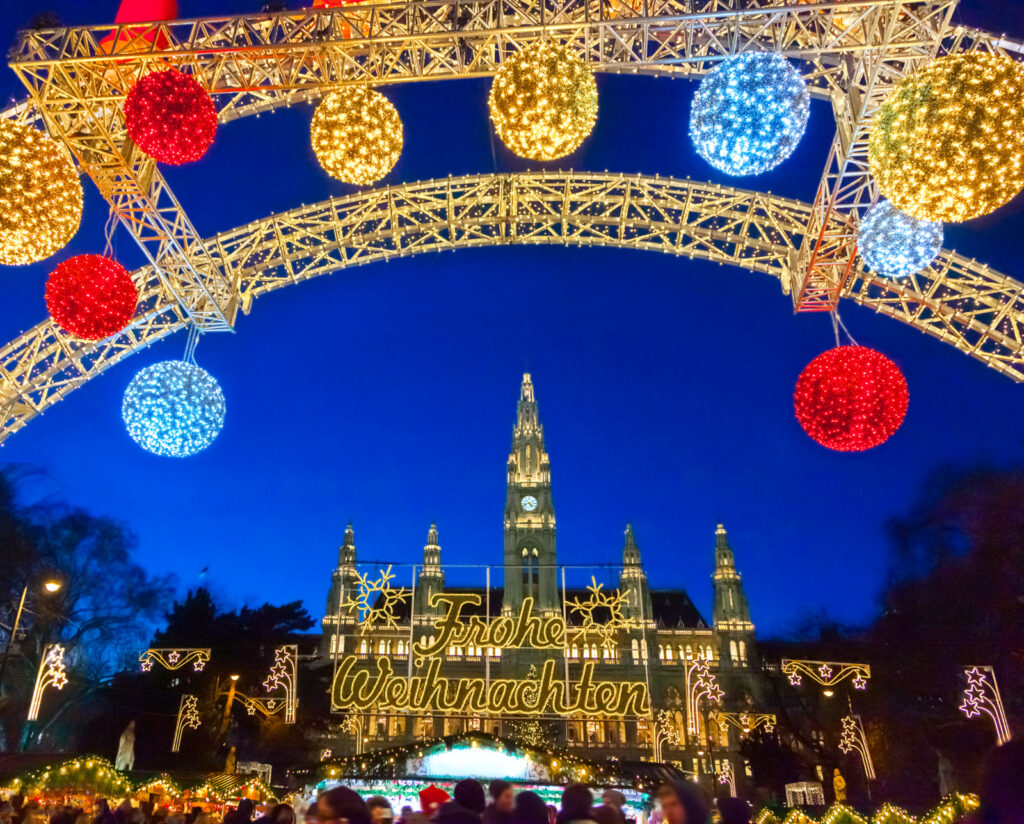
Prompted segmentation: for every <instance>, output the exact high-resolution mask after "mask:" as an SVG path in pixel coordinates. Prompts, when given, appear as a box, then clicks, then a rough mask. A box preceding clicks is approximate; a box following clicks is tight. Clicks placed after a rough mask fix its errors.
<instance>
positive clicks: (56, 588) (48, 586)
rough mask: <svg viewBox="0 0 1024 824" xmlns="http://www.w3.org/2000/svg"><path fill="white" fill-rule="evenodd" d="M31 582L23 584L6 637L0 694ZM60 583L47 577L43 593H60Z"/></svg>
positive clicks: (1, 665) (0, 673)
mask: <svg viewBox="0 0 1024 824" xmlns="http://www.w3.org/2000/svg"><path fill="white" fill-rule="evenodd" d="M30 583H31V582H28V583H26V584H25V587H24V589H22V590H21V600H20V601H19V602H18V611H17V612H16V613H15V614H14V624H13V625H12V626H11V634H10V635H9V636H7V645H6V646H5V647H4V657H3V659H0V694H2V692H3V685H4V676H5V675H6V674H7V661H8V659H9V658H10V657H11V644H13V643H14V636H15V635H17V634H18V625H19V624H20V623H21V613H22V612H23V611H24V609H25V598H27V597H28V589H29V586H30ZM60 588H61V583H60V581H59V580H58V579H57V578H54V577H49V578H47V579H46V580H44V581H43V592H45V593H46V594H47V595H53V594H54V593H55V592H60Z"/></svg>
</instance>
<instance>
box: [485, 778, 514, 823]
mask: <svg viewBox="0 0 1024 824" xmlns="http://www.w3.org/2000/svg"><path fill="white" fill-rule="evenodd" d="M487 793H488V795H490V797H491V800H490V803H489V804H488V805H487V808H486V809H485V810H484V814H483V823H484V824H509V819H510V818H511V817H512V809H513V807H514V805H515V801H516V793H515V790H514V789H513V788H512V785H511V784H509V783H508V782H507V781H502V780H501V779H500V778H495V779H494V780H493V781H492V782H491V783H490V784H489V785H488V786H487Z"/></svg>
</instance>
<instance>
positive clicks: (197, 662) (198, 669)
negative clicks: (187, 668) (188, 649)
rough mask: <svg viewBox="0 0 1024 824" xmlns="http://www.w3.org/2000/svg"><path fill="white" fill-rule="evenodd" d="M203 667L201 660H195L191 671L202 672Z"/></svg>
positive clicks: (204, 663)
mask: <svg viewBox="0 0 1024 824" xmlns="http://www.w3.org/2000/svg"><path fill="white" fill-rule="evenodd" d="M205 666H206V662H205V661H204V660H203V659H202V658H197V659H196V660H195V663H194V664H192V669H194V670H195V671H196V672H202V671H203V667H205Z"/></svg>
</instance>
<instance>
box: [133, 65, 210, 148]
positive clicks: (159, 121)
mask: <svg viewBox="0 0 1024 824" xmlns="http://www.w3.org/2000/svg"><path fill="white" fill-rule="evenodd" d="M124 118H125V125H126V126H127V127H128V134H129V136H130V137H131V139H132V140H134V141H135V144H136V145H137V146H138V147H139V148H140V149H141V150H142V151H143V152H145V153H146V154H147V155H148V156H149V157H152V158H153V159H154V160H159V161H160V162H161V163H169V164H171V165H174V166H178V165H181V164H182V163H190V162H191V161H193V160H199V158H201V157H202V156H203V155H204V154H206V150H207V149H209V148H210V144H211V143H213V138H214V135H215V134H216V133H217V110H216V108H215V107H214V105H213V99H212V98H211V97H210V93H209V92H207V91H206V89H204V88H203V87H202V86H200V85H199V83H198V82H197V81H196V79H195V78H194V77H192V76H191V75H187V74H183V73H182V72H180V71H178V70H177V69H165V70H163V71H158V72H152V73H151V74H147V75H146V76H145V77H143V78H142V79H140V80H139V81H137V82H136V83H135V85H134V86H132V87H131V89H130V90H129V92H128V96H127V97H125V100H124Z"/></svg>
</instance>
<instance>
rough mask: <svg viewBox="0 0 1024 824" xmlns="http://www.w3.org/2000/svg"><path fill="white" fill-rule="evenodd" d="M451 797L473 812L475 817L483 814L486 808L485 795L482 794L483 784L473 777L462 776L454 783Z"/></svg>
mask: <svg viewBox="0 0 1024 824" xmlns="http://www.w3.org/2000/svg"><path fill="white" fill-rule="evenodd" d="M452 797H453V799H454V801H455V803H456V804H458V805H459V806H460V807H462V808H463V809H466V810H469V811H470V812H472V813H475V814H476V815H477V817H479V816H481V815H483V812H484V810H485V809H487V796H486V795H484V788H483V785H481V784H480V782H479V781H477V780H476V779H475V778H463V779H462V780H461V781H460V782H459V783H458V784H456V785H455V790H454V791H453V793H452Z"/></svg>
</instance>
